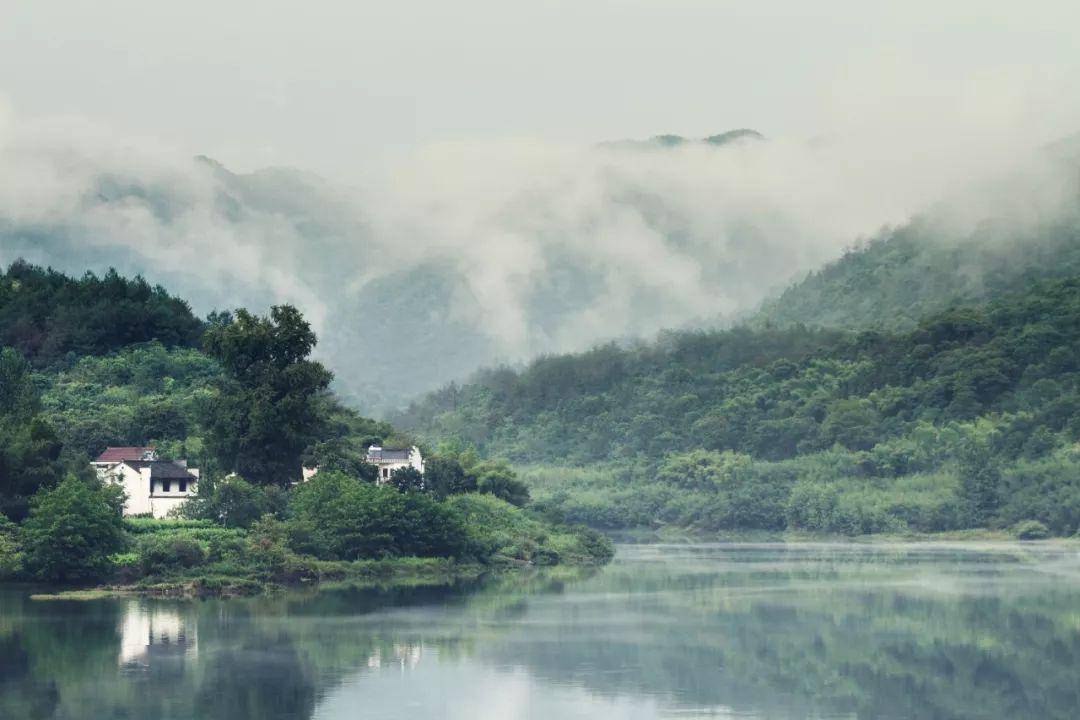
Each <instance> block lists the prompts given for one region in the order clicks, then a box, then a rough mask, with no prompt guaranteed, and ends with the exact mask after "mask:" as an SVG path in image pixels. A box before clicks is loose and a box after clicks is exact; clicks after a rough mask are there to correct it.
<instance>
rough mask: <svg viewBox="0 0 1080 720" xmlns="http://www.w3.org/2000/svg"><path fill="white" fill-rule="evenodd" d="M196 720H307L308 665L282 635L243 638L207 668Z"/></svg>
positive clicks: (311, 693)
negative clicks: (201, 719) (289, 719)
mask: <svg viewBox="0 0 1080 720" xmlns="http://www.w3.org/2000/svg"><path fill="white" fill-rule="evenodd" d="M194 706H195V709H196V713H195V716H196V717H200V718H207V719H208V720H212V719H213V718H221V719H222V720H236V719H237V718H309V717H311V716H312V714H313V713H314V712H315V682H314V678H313V677H312V672H311V667H310V664H309V663H308V662H307V660H306V658H304V657H303V655H302V654H301V653H299V652H297V649H296V647H294V645H293V643H292V641H291V640H290V638H289V637H288V635H286V634H285V633H280V634H278V635H276V636H270V635H261V636H258V637H254V638H251V637H248V638H245V639H244V640H242V641H241V644H240V646H239V647H237V648H231V647H230V648H227V649H223V650H221V651H220V652H218V653H216V654H215V655H214V656H213V657H212V658H211V659H210V661H209V662H208V663H207V666H206V669H205V672H204V679H203V682H202V683H200V685H199V688H198V691H197V693H196V696H195V699H194Z"/></svg>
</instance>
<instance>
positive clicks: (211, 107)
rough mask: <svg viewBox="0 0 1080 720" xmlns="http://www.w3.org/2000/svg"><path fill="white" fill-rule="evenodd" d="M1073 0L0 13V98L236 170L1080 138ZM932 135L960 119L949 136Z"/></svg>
mask: <svg viewBox="0 0 1080 720" xmlns="http://www.w3.org/2000/svg"><path fill="white" fill-rule="evenodd" d="M1077 28H1080V2H1075V0H1073V1H1062V2H1039V1H1035V2H1022V3H1021V2H1016V1H1015V0H1009V1H1008V2H992V1H989V0H979V1H977V2H956V1H948V2H943V1H942V0H935V1H933V2H923V1H922V0H907V1H906V2H888V3H884V2H882V3H879V2H870V1H868V0H851V1H846V0H845V1H821V0H819V1H818V2H803V1H801V0H798V1H793V2H767V1H762V0H755V1H754V2H749V1H741V2H724V1H722V0H712V1H711V2H710V1H705V0H652V1H645V0H623V1H612V0H609V1H603V0H570V1H568V2H544V1H543V0H531V1H530V2H517V1H514V0H456V1H454V2H447V1H446V0H436V1H434V2H426V1H425V2H421V1H419V0H380V1H379V2H366V1H363V0H305V1H304V2H298V1H297V0H289V1H287V2H281V1H278V0H251V1H248V0H224V1H223V0H184V1H183V2H156V1H148V0H95V1H94V2H83V1H79V0H68V1H66V2H62V1H57V0H3V2H0V103H2V104H3V105H6V106H7V110H6V114H7V115H8V117H9V118H12V117H14V118H18V119H19V121H22V122H25V121H28V120H36V119H38V118H47V117H55V116H76V117H79V118H84V119H86V120H88V121H91V122H93V123H98V124H101V125H102V126H104V127H107V128H109V129H110V131H112V132H114V133H117V134H119V135H121V136H124V135H131V136H149V137H154V138H158V139H160V140H162V141H164V142H166V143H168V144H171V145H174V146H176V147H178V148H182V149H184V150H190V151H191V152H200V153H205V154H208V155H212V156H214V157H216V158H218V159H220V160H222V161H224V162H225V163H226V164H228V165H230V166H232V167H234V168H237V169H240V170H245V169H251V168H254V167H258V166H263V165H282V164H283V165H294V166H298V167H303V168H308V169H311V170H315V171H318V172H321V173H323V174H326V175H328V176H331V177H338V178H349V177H351V176H353V175H355V174H357V173H362V172H363V168H364V167H366V166H369V165H373V164H377V163H379V162H381V161H382V160H385V159H386V158H387V157H390V158H393V157H395V156H398V155H400V154H401V153H403V152H409V151H411V150H412V149H415V148H416V147H419V146H423V145H426V144H429V143H431V142H434V141H446V140H460V139H467V140H476V139H488V138H506V137H512V138H521V137H528V138H537V139H542V140H545V141H557V142H563V141H567V142H575V143H577V142H594V141H598V140H607V139H619V138H626V137H645V136H649V135H653V134H657V133H665V132H671V133H679V134H684V135H690V136H702V135H707V134H711V133H715V132H720V131H723V130H726V129H730V128H735V127H753V128H756V129H758V130H760V131H762V132H764V133H765V134H766V135H770V136H774V137H775V136H788V137H791V136H801V137H814V136H815V135H817V134H831V133H836V132H845V131H847V130H848V129H850V128H853V127H862V126H867V125H871V126H872V125H873V124H875V123H877V122H879V121H880V120H881V119H883V118H886V117H887V118H888V119H889V122H890V123H892V125H891V127H892V128H894V129H897V128H898V129H900V130H901V131H902V130H903V128H904V127H905V124H906V123H910V124H912V125H913V126H919V127H922V128H923V129H925V128H926V127H927V126H928V125H932V124H933V123H934V122H935V117H936V115H937V112H938V108H942V109H943V110H942V113H943V114H944V113H946V112H947V113H948V114H949V115H950V117H951V119H952V120H953V121H954V122H957V123H959V125H960V126H963V124H964V123H966V122H971V123H990V124H992V125H996V126H999V127H1009V128H1011V129H1016V128H1023V129H1024V130H1026V131H1030V132H1032V133H1035V134H1038V135H1040V136H1046V137H1047V138H1051V137H1053V136H1054V135H1055V134H1063V133H1068V132H1071V131H1075V130H1076V129H1080V114H1078V112H1077V111H1078V108H1080V92H1077V88H1080V82H1078V80H1080V50H1078V44H1077ZM947 127H948V130H949V131H950V132H954V131H955V127H953V126H947Z"/></svg>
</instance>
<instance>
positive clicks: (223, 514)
mask: <svg viewBox="0 0 1080 720" xmlns="http://www.w3.org/2000/svg"><path fill="white" fill-rule="evenodd" d="M285 502H286V498H285V495H284V494H283V491H282V490H281V488H278V487H273V486H270V487H260V486H258V485H253V484H251V483H249V482H248V481H246V480H244V479H243V478H242V477H238V476H236V475H233V476H231V477H227V478H223V479H221V480H216V481H210V480H207V481H205V482H203V483H200V485H199V495H198V497H196V498H194V499H192V500H189V501H188V502H186V503H184V504H183V505H182V506H181V509H180V514H181V516H182V517H185V518H188V519H191V520H211V521H213V522H215V523H218V524H221V525H224V526H225V527H234V528H236V527H238V528H246V527H249V526H250V525H251V524H252V523H253V522H255V521H256V520H258V519H259V518H261V517H262V516H263V515H266V514H267V513H272V514H278V513H282V512H283V510H284V506H285Z"/></svg>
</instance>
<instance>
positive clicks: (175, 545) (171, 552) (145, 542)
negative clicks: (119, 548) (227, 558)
mask: <svg viewBox="0 0 1080 720" xmlns="http://www.w3.org/2000/svg"><path fill="white" fill-rule="evenodd" d="M135 552H136V554H137V555H138V557H139V569H140V570H142V571H143V572H144V573H146V574H147V575H152V574H157V573H162V572H173V571H176V570H182V569H184V568H190V567H195V566H196V565H200V564H202V563H203V562H204V561H205V560H206V552H205V551H204V550H203V548H202V545H200V544H199V543H198V542H197V541H196V540H194V539H192V538H190V537H186V536H183V535H146V536H143V537H141V538H139V541H138V543H137V544H136V546H135Z"/></svg>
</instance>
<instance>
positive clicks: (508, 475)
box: [467, 460, 529, 507]
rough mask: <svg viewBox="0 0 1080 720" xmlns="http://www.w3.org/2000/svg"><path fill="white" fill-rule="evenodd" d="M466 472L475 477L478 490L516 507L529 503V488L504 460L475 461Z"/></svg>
mask: <svg viewBox="0 0 1080 720" xmlns="http://www.w3.org/2000/svg"><path fill="white" fill-rule="evenodd" d="M467 474H468V476H469V477H474V478H476V489H477V491H478V492H481V493H487V494H488V495H494V496H495V497H497V498H499V499H500V500H505V501H506V502H508V503H510V504H511V505H517V506H518V507H524V506H525V505H528V504H529V488H528V487H527V486H526V485H525V483H523V482H521V481H520V480H518V479H517V473H515V472H514V470H513V469H512V468H511V467H510V465H509V464H508V463H507V462H505V461H501V460H494V461H490V460H489V461H486V462H482V463H477V464H476V465H472V466H470V467H469V469H468V470H467Z"/></svg>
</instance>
